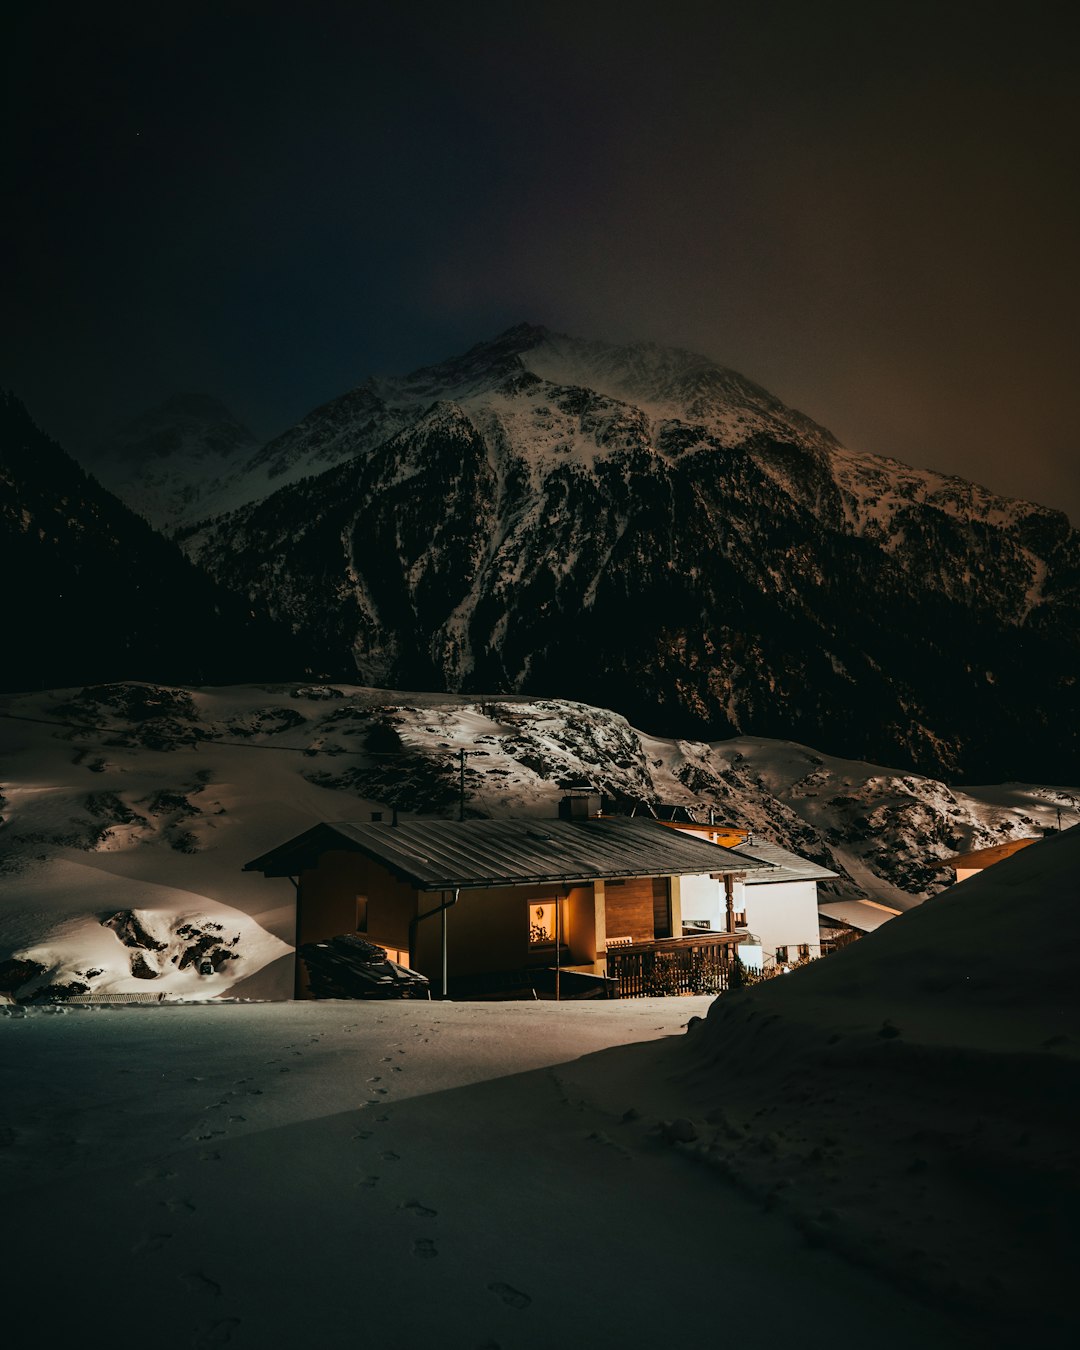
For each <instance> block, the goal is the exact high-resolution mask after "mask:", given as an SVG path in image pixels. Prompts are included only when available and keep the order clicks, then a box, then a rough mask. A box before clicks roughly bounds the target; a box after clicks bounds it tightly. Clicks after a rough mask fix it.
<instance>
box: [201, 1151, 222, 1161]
mask: <svg viewBox="0 0 1080 1350" xmlns="http://www.w3.org/2000/svg"><path fill="white" fill-rule="evenodd" d="M199 1161H200V1162H220V1161H221V1154H220V1153H218V1152H217V1150H216V1149H211V1150H210V1151H209V1152H208V1153H200V1154H199Z"/></svg>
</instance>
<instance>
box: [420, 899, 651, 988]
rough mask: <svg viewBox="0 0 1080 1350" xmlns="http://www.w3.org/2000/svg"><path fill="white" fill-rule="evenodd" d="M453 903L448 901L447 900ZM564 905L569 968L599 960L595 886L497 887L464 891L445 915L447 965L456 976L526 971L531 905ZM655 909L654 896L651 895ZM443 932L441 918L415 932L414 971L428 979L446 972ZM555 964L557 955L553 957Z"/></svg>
mask: <svg viewBox="0 0 1080 1350" xmlns="http://www.w3.org/2000/svg"><path fill="white" fill-rule="evenodd" d="M447 898H448V899H449V896H448V897H447ZM556 899H561V900H562V913H561V916H560V920H559V925H560V930H561V931H560V937H561V939H562V942H563V943H564V944H565V946H567V947H568V948H569V953H568V956H567V957H566V958H564V959H566V960H567V964H572V965H585V964H588V963H590V962H593V961H595V959H596V950H597V924H596V919H595V911H594V905H593V888H592V886H591V885H587V886H577V887H571V888H570V889H569V890H568V889H567V887H566V886H565V885H551V886H496V887H491V888H490V889H488V890H477V891H462V892H461V894H460V896H459V897H458V902H457V904H456V905H454V906H453V908H451V909H449V910H448V911H447V914H446V925H447V927H446V952H447V965H448V968H449V971H450V973H451V975H482V974H488V973H491V972H494V971H500V970H522V969H524V968H525V967H526V966H527V965H528V964H529V962H530V958H531V957H534V956H535V955H536V954H537V953H536V949H535V948H534V949H532V951H530V948H529V905H530V903H534V902H537V901H547V902H550V901H552V900H556ZM438 903H439V896H438V895H437V894H434V895H431V896H430V899H429V897H428V895H426V894H425V895H424V896H423V897H422V898H421V910H424V909H428V908H431V907H432V906H434V905H437V904H438ZM650 903H651V892H650ZM441 943H442V929H441V920H440V918H439V916H438V915H435V916H434V917H432V918H430V919H425V920H424V922H423V923H421V924H420V925H419V926H418V927H417V930H416V943H415V947H414V952H413V965H414V966H415V968H416V969H417V970H419V971H421V972H422V973H423V974H424V975H427V976H428V978H429V979H433V978H435V977H436V976H437V975H438V974H439V973H440V972H441V971H442V947H441ZM552 961H554V951H552Z"/></svg>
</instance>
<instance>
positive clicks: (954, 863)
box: [947, 839, 1038, 871]
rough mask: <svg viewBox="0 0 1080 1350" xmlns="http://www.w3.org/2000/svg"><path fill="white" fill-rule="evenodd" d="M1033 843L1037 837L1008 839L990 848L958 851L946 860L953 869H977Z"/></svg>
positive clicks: (1009, 856)
mask: <svg viewBox="0 0 1080 1350" xmlns="http://www.w3.org/2000/svg"><path fill="white" fill-rule="evenodd" d="M1035 843H1038V840H1037V839H1010V840H1009V841H1008V842H1007V843H1004V844H994V845H992V846H991V847H990V848H977V849H975V850H974V851H973V852H971V853H958V854H957V855H956V857H955V858H949V859H948V860H947V861H948V864H949V866H950V867H951V868H953V870H954V871H955V870H956V869H957V868H971V869H973V870H978V869H981V868H983V867H991V866H993V864H994V863H998V862H1002V861H1003V860H1004V859H1005V858H1011V857H1012V855H1013V854H1014V853H1018V852H1019V851H1020V849H1022V848H1027V846H1028V845H1029V844H1035Z"/></svg>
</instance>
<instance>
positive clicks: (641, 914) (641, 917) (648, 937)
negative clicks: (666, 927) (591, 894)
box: [604, 877, 667, 942]
mask: <svg viewBox="0 0 1080 1350" xmlns="http://www.w3.org/2000/svg"><path fill="white" fill-rule="evenodd" d="M654 882H659V883H660V884H661V885H662V886H663V887H664V893H665V896H666V894H667V878H666V877H630V878H628V879H627V880H626V881H608V882H605V884H604V907H605V910H606V920H605V922H606V926H607V933H608V936H610V937H615V938H620V937H629V938H633V940H634V941H635V942H651V941H652V940H653V937H654V936H655V932H656V930H655V926H654V911H653V902H654V899H655V898H656V897H655V895H654V890H653V883H654Z"/></svg>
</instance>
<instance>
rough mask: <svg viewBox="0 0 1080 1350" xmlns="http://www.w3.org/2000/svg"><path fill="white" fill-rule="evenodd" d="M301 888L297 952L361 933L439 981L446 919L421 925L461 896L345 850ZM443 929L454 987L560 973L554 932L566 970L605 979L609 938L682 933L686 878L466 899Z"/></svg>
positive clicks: (487, 892) (473, 892)
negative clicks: (481, 978) (513, 975)
mask: <svg viewBox="0 0 1080 1350" xmlns="http://www.w3.org/2000/svg"><path fill="white" fill-rule="evenodd" d="M298 882H299V884H298V888H297V946H302V945H304V944H305V943H309V942H320V941H325V940H327V939H329V938H332V937H337V936H339V935H340V934H343V933H351V932H354V931H360V932H361V933H363V934H364V936H365V937H366V938H367V939H368V940H369V941H370V942H374V943H377V944H378V945H379V946H381V947H385V948H387V950H388V952H389V954H390V957H391V959H393V960H397V961H400V962H401V964H403V965H408V966H410V967H412V969H414V970H418V971H420V972H421V973H422V974H424V975H426V976H427V977H428V978H429V979H430V980H432V981H436V980H437V979H438V978H439V976H440V975H441V970H442V924H443V916H442V915H441V914H439V913H434V914H429V915H428V917H426V918H422V919H421V918H420V916H421V915H424V914H428V911H431V910H435V909H437V907H438V906H440V905H441V904H445V903H447V902H449V901H451V900H452V899H453V892H450V891H443V892H440V891H421V890H419V889H418V888H416V887H415V886H413V885H411V884H409V883H408V882H405V881H401V880H400V879H399V878H397V877H396V876H395V875H394V873H393V872H391V871H390V870H389V869H388V868H387V867H385V866H383V865H382V864H381V863H378V862H376V861H374V860H373V859H371V858H368V857H366V856H365V855H364V854H361V853H354V852H348V851H345V850H340V851H338V850H334V851H329V852H326V853H324V854H322V855H321V857H320V858H319V862H318V866H316V867H313V868H308V869H305V870H304V871H303V872H301V874H300V876H299V878H298ZM445 920H446V948H447V966H448V970H449V973H450V975H451V976H452V977H461V976H472V975H486V974H492V973H495V972H499V971H515V970H523V969H526V968H528V967H529V966H537V965H541V966H542V965H554V964H556V946H555V942H554V937H555V931H556V930H555V925H556V924H557V926H558V927H557V932H558V938H559V944H558V963H559V964H561V965H564V966H574V967H576V968H578V969H586V970H590V971H592V972H593V973H595V974H598V975H602V974H605V973H606V964H605V958H606V955H607V937H608V934H609V933H611V934H612V935H613V936H615V937H618V938H623V939H625V938H630V939H631V940H632V941H634V942H641V941H651V940H652V939H653V938H654V937H666V936H671V935H674V936H678V935H679V934H680V933H681V932H682V916H681V906H680V888H679V878H678V877H671V878H668V877H629V878H626V879H623V880H608V881H606V882H605V881H588V882H583V883H581V884H578V885H574V884H572V883H551V884H529V885H520V886H491V887H486V888H481V889H469V890H461V891H460V892H459V893H458V899H457V901H456V903H454V904H453V905H451V906H450V907H449V908H448V909H447V910H446V915H445ZM530 930H532V937H533V939H534V940H530ZM544 933H547V940H543V934H544ZM538 936H539V937H540V938H541V940H535V939H536V938H537V937H538ZM303 992H304V991H303V989H302V987H298V993H299V994H301V996H302V995H303Z"/></svg>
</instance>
